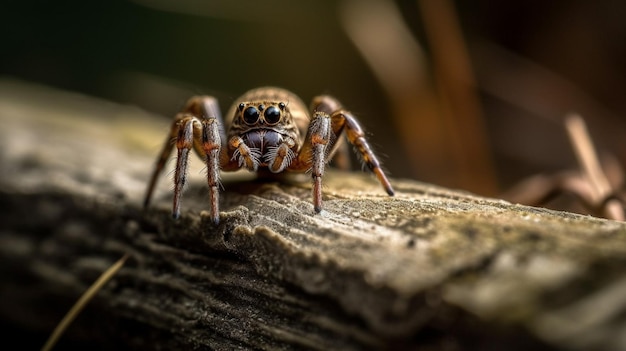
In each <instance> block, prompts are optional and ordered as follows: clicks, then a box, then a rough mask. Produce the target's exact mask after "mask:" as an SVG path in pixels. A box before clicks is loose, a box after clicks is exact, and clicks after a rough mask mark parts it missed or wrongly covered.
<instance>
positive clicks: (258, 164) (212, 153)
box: [144, 87, 394, 224]
mask: <svg viewBox="0 0 626 351" xmlns="http://www.w3.org/2000/svg"><path fill="white" fill-rule="evenodd" d="M236 101H237V103H235V104H234V105H233V106H232V107H231V109H230V110H229V111H228V114H227V115H226V120H225V122H226V123H225V124H224V122H223V121H222V117H221V114H220V109H219V106H218V103H217V100H216V99H215V98H214V97H211V96H194V97H192V98H191V99H189V100H188V101H187V104H186V105H185V107H184V108H183V110H182V112H180V113H178V114H177V115H176V117H175V119H174V123H173V124H172V127H171V131H170V135H169V136H168V138H167V141H166V142H165V145H164V146H163V149H162V151H161V153H160V155H159V157H158V158H157V162H156V166H155V167H154V171H153V172H152V177H151V178H150V183H149V185H148V189H147V191H146V196H145V199H144V207H147V206H148V204H149V203H150V198H151V197H152V192H153V190H154V186H155V183H156V180H157V178H158V176H159V174H160V173H161V172H162V171H163V168H164V166H165V163H166V162H167V160H168V158H169V155H170V153H171V152H172V150H173V149H174V146H176V149H177V150H178V155H177V158H176V171H175V173H174V204H173V210H172V215H173V217H174V218H178V217H179V215H180V199H181V194H182V190H183V187H184V185H185V182H186V180H187V175H186V173H187V159H188V157H189V152H190V150H191V149H193V150H194V151H195V152H196V153H197V154H198V155H199V156H200V158H202V159H203V160H204V161H205V163H206V167H207V181H208V186H209V199H210V204H211V208H210V213H211V219H212V220H213V222H214V223H215V224H217V223H219V207H218V206H219V189H218V187H219V177H220V170H222V171H235V170H238V169H240V168H242V167H245V168H247V169H248V170H249V171H255V172H256V171H259V172H260V171H269V172H271V173H280V172H283V171H293V172H307V171H310V172H311V175H312V177H313V205H314V208H315V212H318V213H319V212H320V211H321V210H322V176H323V175H324V167H325V165H326V163H328V161H330V159H331V158H332V157H333V155H334V154H335V152H336V151H337V149H338V145H339V144H340V142H338V141H341V140H339V137H340V136H341V134H342V133H344V132H345V135H346V137H347V139H348V141H349V142H350V144H352V145H353V146H354V147H355V148H356V150H358V153H359V154H360V156H361V157H362V159H363V161H364V163H365V164H366V165H367V166H368V167H369V169H370V170H371V171H372V172H373V173H374V174H375V175H376V177H377V178H378V181H379V182H380V183H381V185H382V186H383V187H384V188H385V190H386V191H387V194H389V195H393V193H394V192H393V188H392V187H391V184H390V183H389V181H388V180H387V177H386V176H385V173H384V172H383V171H382V169H381V168H380V163H379V162H378V159H377V158H376V156H375V155H374V152H373V151H372V149H371V148H370V146H369V144H368V143H367V141H366V140H365V135H364V133H363V130H362V129H361V126H360V125H359V122H358V121H357V120H356V118H355V117H354V116H353V115H352V114H351V113H350V112H348V111H346V110H344V109H343V108H342V106H341V104H340V103H339V101H337V100H336V99H335V98H333V97H331V96H327V95H322V96H318V97H316V98H314V99H313V101H312V104H311V111H312V118H311V117H310V115H309V114H308V111H307V109H306V106H305V105H304V103H303V102H302V100H300V98H298V97H297V96H296V95H295V94H293V93H291V92H289V91H287V90H284V89H280V88H274V87H263V88H257V89H253V90H250V91H248V92H247V93H245V94H244V95H243V96H241V97H240V98H239V99H237V100H236ZM223 126H225V127H226V129H227V131H228V134H225V133H224V128H223Z"/></svg>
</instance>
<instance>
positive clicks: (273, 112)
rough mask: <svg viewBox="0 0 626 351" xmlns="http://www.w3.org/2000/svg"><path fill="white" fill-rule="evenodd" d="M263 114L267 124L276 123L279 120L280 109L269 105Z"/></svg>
mask: <svg viewBox="0 0 626 351" xmlns="http://www.w3.org/2000/svg"><path fill="white" fill-rule="evenodd" d="M263 116H265V121H266V122H267V124H276V123H278V121H280V110H279V109H278V107H276V106H270V107H268V108H267V110H265V113H264V114H263Z"/></svg>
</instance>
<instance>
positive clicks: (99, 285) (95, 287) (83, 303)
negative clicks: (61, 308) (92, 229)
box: [41, 254, 128, 351]
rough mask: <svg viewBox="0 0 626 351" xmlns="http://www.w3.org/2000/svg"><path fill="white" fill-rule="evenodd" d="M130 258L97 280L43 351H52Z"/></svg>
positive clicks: (53, 333)
mask: <svg viewBox="0 0 626 351" xmlns="http://www.w3.org/2000/svg"><path fill="white" fill-rule="evenodd" d="M127 258H128V254H126V255H124V256H123V257H122V258H120V259H119V260H118V261H117V262H115V263H114V264H113V265H112V266H111V267H109V268H108V269H107V270H106V271H104V272H103V273H102V275H100V277H99V278H98V280H96V281H95V282H94V283H93V284H92V285H91V286H90V287H89V289H87V291H85V293H84V294H83V295H82V296H81V297H80V299H78V301H76V303H75V304H74V306H72V308H71V309H70V310H69V311H68V312H67V314H66V315H65V316H64V317H63V319H62V320H61V322H59V324H58V325H57V327H56V328H55V329H54V331H53V332H52V334H50V337H49V338H48V340H47V341H46V343H45V345H44V346H43V347H42V348H41V350H42V351H49V350H52V348H53V347H54V345H55V344H56V343H57V341H58V340H59V338H60V337H61V335H63V333H64V332H65V330H66V329H67V327H68V326H69V325H70V323H72V321H73V320H74V319H76V317H77V316H78V314H79V313H80V312H81V311H82V310H83V308H85V306H86V305H87V303H88V302H89V301H91V299H92V298H93V297H94V296H95V295H96V293H98V291H100V289H102V287H103V286H104V284H106V283H107V282H108V281H109V280H111V278H113V276H115V274H116V273H117V272H118V271H119V270H120V268H122V266H123V265H124V263H125V262H126V259H127Z"/></svg>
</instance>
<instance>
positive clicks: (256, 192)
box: [0, 81, 626, 350]
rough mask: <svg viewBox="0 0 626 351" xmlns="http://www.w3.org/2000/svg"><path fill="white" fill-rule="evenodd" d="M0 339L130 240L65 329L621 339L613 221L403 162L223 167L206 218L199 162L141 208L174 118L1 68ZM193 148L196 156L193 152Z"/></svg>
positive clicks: (481, 341)
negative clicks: (319, 197)
mask: <svg viewBox="0 0 626 351" xmlns="http://www.w3.org/2000/svg"><path fill="white" fill-rule="evenodd" d="M0 121H1V123H2V128H1V129H0V150H1V151H0V164H1V165H2V168H1V170H0V206H1V208H2V211H0V262H1V263H2V264H0V269H1V270H2V272H1V273H2V285H1V286H0V316H1V317H0V318H1V320H2V325H3V326H4V330H5V331H6V333H4V334H5V336H4V339H5V340H4V342H8V343H10V342H12V341H16V342H18V343H21V345H23V346H24V348H34V347H37V346H40V345H43V342H44V340H45V337H47V335H48V333H49V332H50V331H51V330H52V329H53V327H54V325H55V324H56V323H57V322H58V321H59V320H60V318H61V317H62V315H63V314H64V313H65V312H66V310H67V309H69V308H70V306H71V304H72V303H73V301H74V300H76V299H77V298H78V297H79V295H80V294H81V293H82V292H83V291H84V290H85V289H86V287H87V286H88V285H89V284H91V283H92V282H93V281H94V280H95V279H96V278H97V276H98V275H99V274H100V273H101V272H102V271H104V270H106V268H107V267H108V266H110V265H111V264H112V263H113V262H114V261H116V260H117V259H119V258H120V257H121V256H122V255H124V254H125V253H128V254H129V255H130V258H129V260H128V262H127V263H126V265H125V266H124V268H122V270H121V271H120V272H119V273H118V274H117V275H116V276H115V278H114V279H113V280H112V281H111V282H110V283H109V284H107V285H106V287H105V288H104V289H103V290H102V291H100V292H99V294H98V295H97V297H96V298H95V299H94V301H92V302H91V303H90V304H89V306H88V308H87V309H86V310H85V311H84V312H83V314H82V315H81V316H80V317H79V319H78V320H77V321H76V322H75V323H74V324H73V325H72V326H71V328H70V329H69V330H68V332H67V334H66V335H65V336H64V337H63V344H62V345H59V346H60V347H62V346H64V345H65V346H67V347H70V346H76V345H80V346H86V345H89V346H90V347H93V346H92V345H94V344H96V343H98V345H101V348H109V349H136V350H153V349H157V348H159V349H248V348H250V349H279V350H280V349H285V350H287V349H319V350H329V349H342V350H351V349H354V350H358V349H390V348H391V349H420V350H421V349H424V350H444V349H445V350H465V349H508V350H527V349H530V348H533V349H535V350H537V349H546V350H559V349H571V350H625V349H626V337H625V335H626V269H625V268H626V226H625V225H624V223H621V222H616V221H609V220H603V219H598V218H593V217H590V216H581V215H576V214H572V213H566V212H558V211H551V210H547V209H541V208H533V207H527V206H521V205H515V204H510V203H507V202H504V201H501V200H496V199H487V198H482V197H478V196H473V195H471V194H468V193H464V192H459V191H453V190H448V189H443V188H440V187H436V186H433V185H429V184H423V183H419V182H415V181H410V180H399V179H396V180H393V185H394V187H395V189H396V190H397V195H396V196H395V197H388V196H387V195H386V194H385V193H384V191H382V189H380V187H379V185H378V184H377V183H376V181H375V180H374V179H372V177H370V176H368V175H364V174H360V173H354V174H353V173H340V172H329V174H328V175H327V176H326V177H325V178H324V184H325V191H324V201H325V202H324V211H323V212H322V213H321V214H315V213H314V211H313V206H312V204H311V191H310V184H309V183H308V182H307V181H305V182H303V183H299V182H296V181H285V182H276V181H258V180H254V179H250V177H249V175H248V174H247V173H243V174H233V175H228V174H225V175H224V179H223V182H224V191H223V192H222V193H221V196H222V198H221V205H222V209H223V212H222V218H221V223H220V224H219V226H214V225H213V224H211V221H210V220H209V219H208V216H207V215H205V214H204V213H203V212H202V211H203V210H204V209H206V208H207V201H206V199H205V195H206V192H205V190H204V179H203V177H202V175H201V174H198V172H197V170H196V171H192V172H191V173H190V178H191V179H192V182H191V183H192V184H191V185H190V186H189V189H187V191H186V193H185V195H184V198H183V216H182V217H181V219H180V220H178V221H174V220H172V219H171V216H170V201H171V200H170V199H171V186H170V185H169V181H170V180H169V179H167V177H164V178H166V179H163V181H162V182H160V184H159V188H158V189H157V193H156V198H155V200H156V201H155V203H154V205H153V206H152V207H151V208H150V209H149V210H148V211H143V210H142V209H141V197H142V195H143V191H144V190H145V185H146V181H147V177H148V176H149V172H150V170H151V167H152V166H153V161H154V160H153V159H154V157H155V156H156V153H157V152H158V149H159V147H160V144H161V142H162V141H163V140H164V138H165V135H166V133H167V128H168V124H169V121H167V120H165V119H158V118H155V117H154V116H150V115H148V114H146V113H144V112H142V111H140V110H138V109H135V108H131V107H125V106H119V105H115V104H111V103H106V102H102V101H97V100H93V99H88V98H85V97H82V96H78V95H73V94H68V93H63V92H59V91H53V90H50V89H46V88H42V87H36V86H32V85H28V84H24V83H19V82H11V81H2V82H0ZM195 164H196V165H198V166H199V167H201V165H200V164H201V162H199V161H196V162H195Z"/></svg>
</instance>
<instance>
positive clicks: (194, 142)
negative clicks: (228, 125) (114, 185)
mask: <svg viewBox="0 0 626 351" xmlns="http://www.w3.org/2000/svg"><path fill="white" fill-rule="evenodd" d="M222 140H224V133H223V130H222V129H221V115H220V113H219V107H218V105H217V101H216V100H215V99H214V98H212V97H208V96H204V97H193V98H191V99H189V101H188V102H187V104H186V105H185V108H184V109H183V112H181V113H179V114H177V115H176V117H175V119H174V123H173V124H172V127H171V130H170V136H169V137H168V139H167V140H166V142H165V144H164V146H163V149H162V150H161V153H160V154H159V157H158V158H157V162H156V166H155V167H154V171H153V172H152V177H151V178H150V183H149V184H148V188H147V190H146V196H145V198H144V207H147V206H148V205H149V203H150V199H151V197H152V193H153V191H154V187H155V184H156V181H157V179H158V176H159V175H160V174H161V172H162V171H163V168H164V167H165V164H166V163H167V160H168V158H169V156H170V154H171V152H172V150H173V149H174V147H176V149H177V156H176V169H175V172H174V199H173V205H172V216H173V217H174V218H178V217H179V216H180V202H181V196H182V192H183V189H184V187H185V184H186V182H187V169H188V159H189V151H190V150H191V149H192V148H193V149H194V150H195V151H196V153H197V154H198V155H199V156H200V157H201V158H202V159H204V161H205V163H206V166H207V183H208V186H209V199H210V204H211V208H210V210H211V219H212V220H213V222H214V223H216V224H217V223H218V222H219V171H220V159H223V158H224V155H221V152H220V150H221V149H222Z"/></svg>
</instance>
